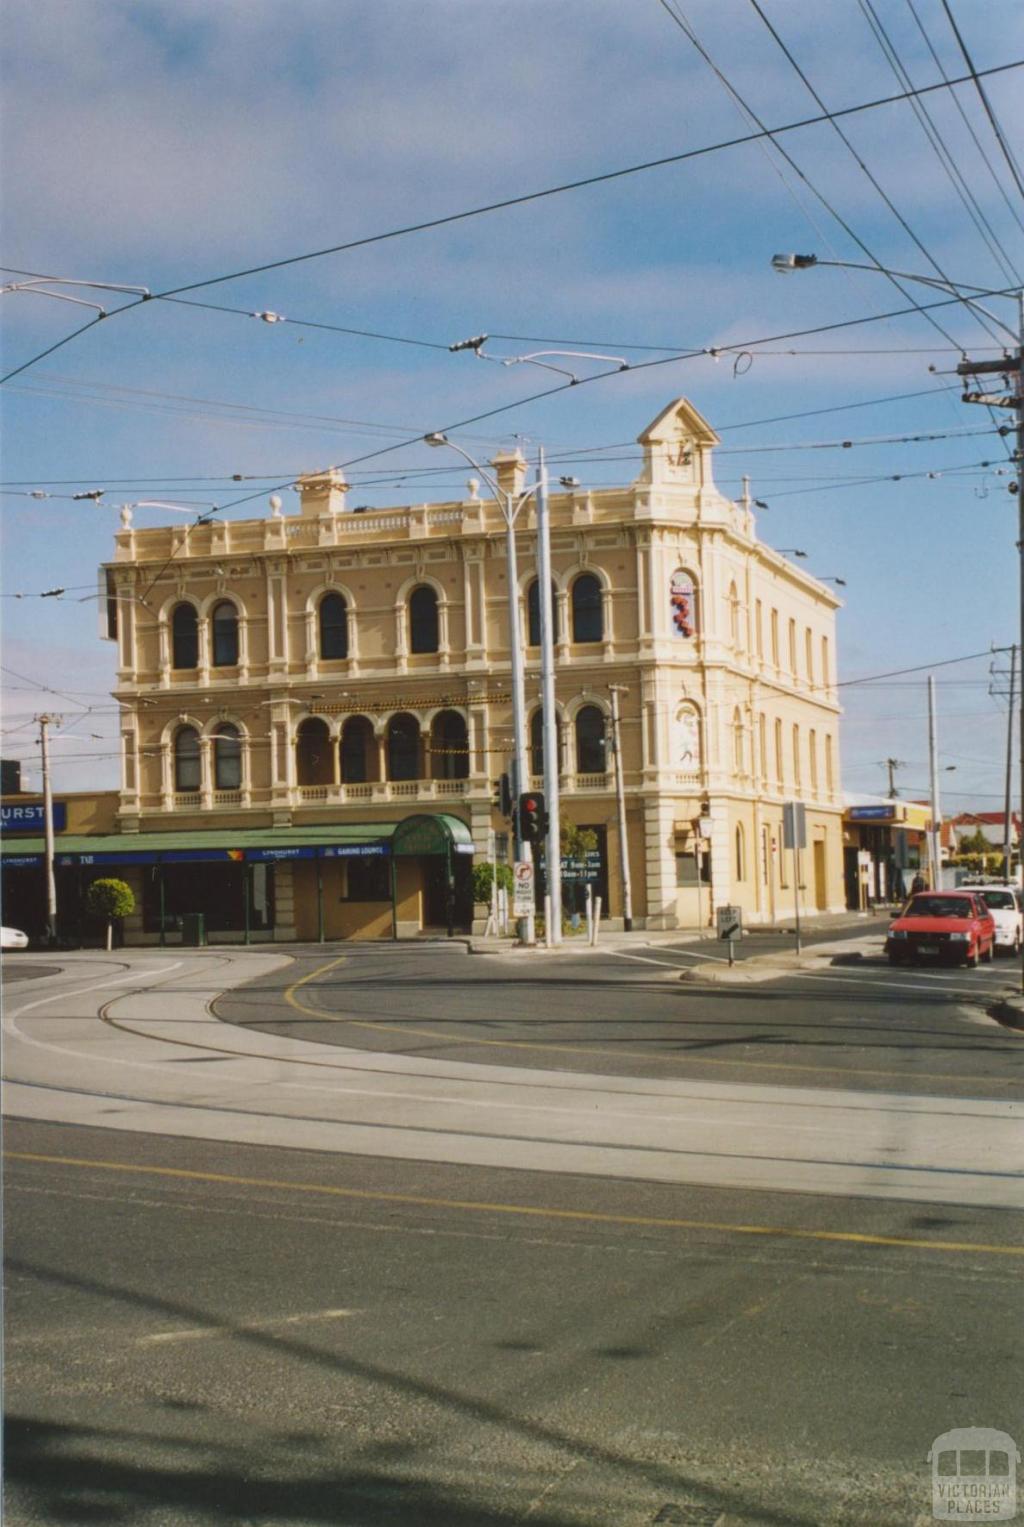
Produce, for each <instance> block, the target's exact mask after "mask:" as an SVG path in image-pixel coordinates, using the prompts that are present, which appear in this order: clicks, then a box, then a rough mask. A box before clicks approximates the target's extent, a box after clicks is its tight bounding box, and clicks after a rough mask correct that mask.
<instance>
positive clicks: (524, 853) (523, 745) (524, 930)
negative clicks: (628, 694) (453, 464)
mask: <svg viewBox="0 0 1024 1527" xmlns="http://www.w3.org/2000/svg"><path fill="white" fill-rule="evenodd" d="M423 438H424V441H425V442H426V444H427V445H432V446H440V445H446V446H447V447H448V449H449V450H452V451H455V453H456V454H457V455H459V456H461V457H462V459H463V461H468V462H469V465H470V466H471V467H472V468H473V470H474V471H475V472H479V473H480V476H481V477H482V478H483V479H484V481H485V482H486V483H487V485H488V487H489V488H490V490H491V492H492V493H493V494H494V499H495V502H496V503H497V505H498V508H499V509H500V511H501V515H502V518H503V519H504V521H505V551H506V564H507V565H506V571H507V576H508V641H509V666H510V670H511V690H512V735H513V742H512V750H513V766H514V771H515V776H516V778H515V787H516V788H515V794H516V796H517V797H518V796H519V795H520V794H521V793H522V792H523V791H524V790H529V788H530V768H529V757H528V753H527V739H526V677H525V672H524V664H523V641H522V629H521V623H520V619H519V574H518V557H517V553H516V519H517V517H518V515H519V511H520V509H522V507H523V505H524V504H525V503H526V502H527V501H528V500H529V499H530V498H531V497H532V496H533V495H534V494H535V493H537V492H539V490H540V486H541V485H540V482H539V481H538V482H537V483H535V484H533V486H532V487H529V488H526V489H525V490H524V491H523V492H522V493H520V494H519V495H518V496H515V495H513V494H511V493H508V492H506V491H505V490H504V489H503V488H501V487H499V485H498V483H497V482H496V480H495V479H494V478H493V477H492V476H491V474H490V472H488V471H487V470H486V468H484V467H482V466H481V465H480V463H479V462H478V461H477V460H476V458H475V457H473V456H471V455H470V454H469V452H468V451H464V450H463V449H462V446H461V445H457V444H456V443H455V441H454V440H449V439H448V436H447V435H445V434H443V433H442V432H441V431H440V430H435V431H433V432H432V433H431V434H429V435H424V437H423ZM513 821H514V824H515V856H516V858H517V859H518V860H520V861H522V862H525V863H527V864H532V862H533V847H532V845H531V844H530V843H525V842H524V841H523V839H522V836H521V828H520V824H519V819H518V811H517V813H516V816H515V818H513ZM520 938H521V940H522V941H523V942H524V943H527V944H532V943H533V942H534V914H533V912H532V911H531V912H530V914H529V916H528V917H526V918H521V919H520Z"/></svg>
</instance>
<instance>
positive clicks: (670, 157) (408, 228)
mask: <svg viewBox="0 0 1024 1527" xmlns="http://www.w3.org/2000/svg"><path fill="white" fill-rule="evenodd" d="M661 3H662V4H664V3H665V0H661ZM1022 66H1024V59H1014V60H1013V61H1012V62H1010V63H1006V64H995V65H993V66H991V67H990V68H988V69H982V70H977V71H972V73H971V74H969V75H964V76H962V77H958V78H954V79H951V80H950V79H943V80H942V81H941V82H938V83H936V84H933V85H922V86H920V87H919V88H918V89H915V90H913V91H903V92H900V93H898V94H896V95H891V96H879V97H877V98H876V99H874V100H871V101H862V102H860V103H859V104H858V105H856V106H844V107H841V108H840V109H839V110H838V111H833V112H828V113H827V114H825V115H824V116H820V117H805V118H802V119H801V120H800V121H796V122H786V123H782V124H781V125H780V126H778V127H773V128H771V129H767V128H765V129H762V130H761V131H759V132H756V133H745V134H742V135H740V136H739V137H735V138H729V139H724V140H722V141H721V142H719V143H712V144H706V145H705V146H704V147H702V148H696V149H687V150H685V151H683V152H682V153H679V154H667V155H663V156H662V157H660V158H658V159H650V160H645V161H644V162H642V163H640V164H634V165H627V166H625V167H624V168H622V169H619V170H607V171H604V172H602V173H601V174H598V175H588V176H584V177H583V178H581V179H579V180H572V181H565V182H563V183H562V184H560V185H557V186H548V187H545V188H544V189H543V190H540V191H529V192H525V193H524V194H522V195H520V196H512V197H506V198H505V199H503V200H502V201H497V202H489V203H486V204H484V205H482V206H479V207H471V208H468V209H466V210H465V211H463V212H452V213H448V214H446V215H445V216H443V217H437V218H430V219H427V220H425V221H423V222H420V223H410V224H407V225H405V226H404V227H400V228H392V229H389V230H388V231H387V232H385V233H377V234H368V235H366V236H365V237H363V238H359V239H350V240H348V241H346V242H345V243H342V244H333V245H329V246H327V247H326V248H324V249H314V250H309V251H307V252H306V253H304V254H300V255H289V256H286V257H284V258H282V259H280V260H268V261H265V262H264V263H263V264H262V265H252V266H248V267H247V268H246V269H244V270H237V271H230V272H228V273H227V274H225V275H221V276H211V277H209V278H207V279H206V280H203V281H193V282H190V283H188V284H187V285H183V286H175V287H169V288H167V289H166V290H165V291H162V292H150V293H147V294H146V295H145V296H142V297H136V298H135V299H133V300H132V301H130V302H125V303H122V305H121V306H120V307H118V308H112V309H110V310H109V311H108V312H106V313H105V314H103V315H101V316H97V317H96V318H93V319H90V320H89V322H88V323H87V324H83V325H82V327H81V328H80V329H76V330H74V332H73V333H71V334H67V335H65V336H64V338H63V339H61V340H58V341H57V343H56V344H53V345H50V346H48V347H47V348H46V349H45V350H41V351H39V353H38V354H36V355H33V356H31V357H30V358H29V359H28V360H27V361H23V362H22V364H21V365H20V366H16V367H15V368H14V369H13V370H12V371H9V372H7V373H6V374H5V375H4V376H0V386H3V385H4V384H5V383H6V382H9V381H11V380H13V378H14V377H16V376H20V375H21V373H22V372H23V371H27V370H28V369H29V368H30V367H31V366H34V365H36V364H37V363H38V362H39V361H41V360H44V359H45V358H46V356H48V355H52V354H53V352H54V351H55V350H59V349H60V348H61V346H63V345H66V344H70V342H71V341H72V340H73V339H77V338H78V336H79V335H80V334H84V333H85V332H86V330H88V329H90V328H93V327H94V326H95V325H96V324H97V323H100V322H102V321H103V318H108V319H109V318H116V317H117V316H118V315H119V314H121V313H125V312H129V311H131V310H133V309H134V308H137V307H140V306H141V305H142V304H143V303H146V302H151V301H166V300H168V299H169V298H171V297H179V296H181V294H182V293H184V292H194V291H201V290H203V289H204V288H205V287H208V286H219V285H222V284H223V283H224V282H226V281H235V280H240V279H241V278H242V277H243V276H254V275H260V274H262V273H263V272H265V271H268V270H282V269H284V268H285V267H286V266H290V265H298V264H302V263H304V262H305V261H308V260H318V259H322V258H324V257H325V256H327V255H332V254H342V253H344V252H346V251H347V250H350V249H363V248H366V247H367V246H368V245H370V244H379V243H383V242H385V241H386V240H389V239H395V238H401V237H404V236H405V235H407V234H410V233H424V232H427V231H428V230H430V229H432V228H441V227H446V226H448V225H450V224H452V223H458V222H464V221H466V220H467V219H469V218H473V217H482V216H485V215H486V214H488V213H491V212H498V211H503V210H505V209H506V208H511V207H518V206H524V205H526V204H527V203H529V202H534V201H540V200H542V199H544V198H546V197H551V196H560V195H563V194H564V193H566V192H569V191H577V190H582V189H584V188H586V187H588V186H593V185H602V184H606V183H607V182H609V181H612V180H620V179H623V178H624V177H626V176H628V175H637V174H641V173H643V172H645V171H647V170H654V169H661V168H663V167H665V166H666V165H670V164H683V163H686V162H687V161H689V160H692V159H699V158H702V157H705V156H706V155H708V154H713V153H718V152H720V151H721V150H723V149H727V148H738V147H741V146H742V145H743V144H746V143H756V142H758V141H760V140H762V139H765V138H771V139H772V141H773V142H774V140H775V138H776V137H778V136H780V135H781V134H782V133H790V132H796V131H798V130H799V129H801V128H804V127H814V126H817V125H818V124H820V123H821V122H824V121H834V120H836V119H838V118H840V117H848V116H855V115H857V114H858V113H860V112H864V111H874V110H877V109H878V108H879V107H882V106H891V105H895V104H897V103H898V102H900V101H905V100H908V99H910V98H911V96H921V95H928V94H930V93H932V92H934V91H937V90H948V91H952V89H953V87H954V86H955V85H962V84H966V83H967V82H968V81H969V80H973V81H974V83H975V84H976V85H977V84H978V82H979V81H980V80H981V79H983V78H988V77H990V76H994V75H998V74H1004V73H1006V72H1007V71H1008V70H1012V69H1019V68H1021V67H1022ZM776 147H777V145H776ZM862 247H863V246H862ZM867 252H868V251H865V253H867ZM876 263H877V262H876ZM44 279H46V278H44ZM48 279H51V280H56V279H59V278H56V277H50V278H48ZM904 295H905V296H906V295H907V294H906V293H904ZM946 337H947V336H946V335H943V338H946ZM950 342H951V343H953V344H954V347H955V348H957V349H959V348H960V347H959V346H956V345H955V342H954V341H950Z"/></svg>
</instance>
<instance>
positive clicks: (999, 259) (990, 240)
mask: <svg viewBox="0 0 1024 1527" xmlns="http://www.w3.org/2000/svg"><path fill="white" fill-rule="evenodd" d="M857 3H858V5H859V6H860V10H861V14H862V15H863V17H864V19H865V21H866V22H867V24H868V26H869V27H870V29H871V32H872V34H873V35H874V38H875V40H876V42H877V43H878V46H879V48H880V49H881V51H882V54H883V56H884V58H885V59H886V61H887V63H888V64H889V67H890V68H891V70H892V72H893V74H894V75H895V77H896V81H897V83H898V84H900V85H902V86H904V87H906V86H910V85H912V84H913V81H912V79H911V78H910V75H909V73H908V72H907V69H906V67H905V66H904V64H903V61H902V59H901V58H900V55H899V52H898V50H897V48H896V45H895V43H894V42H893V40H892V38H891V36H890V35H889V33H888V32H887V31H886V28H885V25H884V23H883V22H882V20H881V18H880V17H879V15H878V12H877V10H876V9H875V6H874V5H873V3H872V0H857ZM909 105H910V108H911V110H912V111H913V113H914V116H915V117H916V118H917V122H918V125H919V126H920V128H921V131H922V132H923V134H924V136H925V138H926V140H927V141H928V143H929V144H930V145H931V148H932V150H933V152H934V154H935V156H936V158H937V159H938V161H939V163H940V165H941V166H942V168H943V170H944V171H945V174H946V178H947V179H948V181H949V183H950V185H951V186H952V187H953V189H954V191H955V192H956V194H957V196H958V197H959V199H960V202H961V204H962V206H963V207H964V209H965V211H966V212H967V215H968V217H969V218H970V219H971V221H972V222H973V224H974V226H975V228H976V229H977V230H978V233H979V234H980V235H981V238H982V239H983V241H984V243H985V245H986V247H987V248H988V251H989V253H990V254H991V255H992V258H993V259H994V260H995V262H996V264H997V265H999V266H1000V267H1001V269H1002V272H1003V275H1004V276H1005V277H1006V278H1007V279H1008V280H1011V281H1013V280H1016V281H1018V282H1019V281H1020V280H1021V275H1020V271H1019V270H1017V269H1016V267H1015V266H1014V264H1013V262H1012V260H1011V257H1010V255H1009V253H1008V251H1007V250H1006V248H1005V246H1004V245H1003V243H1002V241H1001V239H1000V238H999V235H998V234H997V233H996V231H995V229H994V228H993V226H992V224H991V222H990V221H989V219H988V217H987V216H986V215H985V212H984V209H983V208H982V206H981V203H980V202H979V201H978V199H977V197H976V196H975V195H974V192H973V191H972V190H971V188H970V186H969V185H968V183H967V181H966V180H965V178H964V176H963V174H962V173H961V170H960V167H959V165H958V164H957V163H956V160H955V159H954V157H953V154H952V152H951V151H950V149H949V147H948V145H947V144H946V142H945V140H944V138H943V136H942V133H941V131H940V130H939V128H938V126H937V125H936V123H935V121H934V119H933V118H932V115H931V113H930V112H929V110H928V108H927V106H926V105H925V103H924V102H923V101H918V100H914V99H912V100H911V101H910V102H909Z"/></svg>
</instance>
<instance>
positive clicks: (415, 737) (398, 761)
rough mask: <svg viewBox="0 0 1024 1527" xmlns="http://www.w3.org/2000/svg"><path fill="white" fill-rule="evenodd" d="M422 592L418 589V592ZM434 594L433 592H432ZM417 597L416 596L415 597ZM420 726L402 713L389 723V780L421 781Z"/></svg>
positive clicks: (414, 719) (411, 717)
mask: <svg viewBox="0 0 1024 1527" xmlns="http://www.w3.org/2000/svg"><path fill="white" fill-rule="evenodd" d="M416 592H417V593H419V592H420V591H419V590H418V589H417V591H416ZM430 592H431V593H433V590H432V589H431V590H430ZM414 597H415V596H414ZM419 777H420V724H419V722H418V721H417V720H416V717H415V716H410V715H409V714H408V713H407V712H405V711H400V712H399V714H398V715H397V716H392V717H391V720H390V721H389V722H388V779H392V780H399V779H419Z"/></svg>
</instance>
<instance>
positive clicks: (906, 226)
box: [748, 0, 997, 339]
mask: <svg viewBox="0 0 1024 1527" xmlns="http://www.w3.org/2000/svg"><path fill="white" fill-rule="evenodd" d="M748 4H749V5H750V6H751V8H752V9H753V10H754V12H755V13H756V15H757V16H758V17H760V19H761V21H762V22H763V23H764V26H765V27H766V28H767V30H768V33H769V35H770V36H771V37H772V38H773V40H774V41H775V43H776V44H777V46H778V47H779V49H780V50H781V52H782V54H783V57H784V58H785V59H786V61H787V62H788V63H789V65H790V66H791V68H792V69H793V71H794V72H795V74H796V75H797V78H798V79H799V80H800V82H801V84H802V85H803V86H804V88H805V89H806V90H807V92H808V94H809V95H810V97H811V99H812V100H813V101H814V102H815V103H816V105H817V106H819V107H820V108H821V110H822V111H825V110H827V108H826V106H825V101H824V99H823V97H822V96H821V95H820V94H819V93H818V91H817V89H816V88H815V86H814V85H813V84H812V82H811V80H810V78H809V76H808V75H807V74H806V72H805V71H804V70H803V69H802V68H801V66H800V64H799V63H798V62H797V59H796V57H795V56H794V54H793V53H792V51H791V50H790V48H789V47H788V45H787V44H786V42H785V41H784V39H783V37H782V35H781V33H780V32H779V31H778V29H777V28H776V27H775V25H774V24H773V23H772V22H771V21H770V20H769V18H768V16H767V14H766V13H765V10H764V8H763V6H762V5H761V3H760V0H748ZM968 67H970V66H968ZM908 99H910V97H908ZM829 126H830V127H831V128H832V131H833V132H834V133H835V134H836V136H837V137H838V138H839V141H840V142H841V143H842V144H843V145H844V147H845V148H846V149H847V150H848V152H849V153H850V154H851V156H852V157H853V160H854V163H855V164H856V165H857V167H858V169H859V170H860V171H861V173H862V174H863V175H864V176H865V178H866V179H867V181H868V182H869V184H870V185H871V186H872V187H873V188H874V190H875V191H877V193H878V195H879V196H880V197H881V199H882V201H883V202H884V203H885V205H886V207H888V209H889V211H890V212H891V213H892V215H893V217H894V218H895V219H896V221H897V222H898V223H899V225H900V227H901V228H902V229H903V231H904V233H906V234H907V235H908V237H909V238H910V239H911V240H912V242H913V243H914V245H915V247H916V248H917V249H919V250H920V252H921V254H922V255H923V256H924V258H925V259H926V260H927V261H928V264H929V265H930V266H931V267H932V269H933V270H934V271H936V272H937V273H938V275H939V276H940V277H941V278H942V280H943V281H944V282H946V284H947V286H951V287H952V289H953V290H955V287H954V286H953V284H952V283H951V282H950V279H949V277H948V276H947V274H946V272H945V271H944V270H943V268H942V266H941V265H940V264H939V262H938V260H936V259H935V257H934V255H933V254H932V253H931V251H930V250H929V249H928V247H927V246H926V244H925V243H924V242H923V240H922V239H921V238H919V237H918V235H917V233H916V232H915V231H914V229H913V228H912V227H911V225H910V223H908V221H907V219H906V218H905V217H904V216H903V214H902V212H901V211H900V210H899V208H898V207H897V206H896V204H895V202H894V201H893V200H892V198H891V196H890V195H889V194H888V192H887V191H886V190H885V187H884V186H883V185H882V183H881V181H880V180H879V179H878V177H877V176H876V175H875V174H874V173H873V171H872V170H871V169H869V167H868V165H867V163H866V162H865V160H864V158H863V156H862V155H861V154H860V152H859V150H858V149H856V148H855V147H854V145H853V142H852V141H851V139H850V138H849V137H848V136H847V134H846V133H845V132H844V130H843V128H842V127H840V126H839V124H838V122H836V121H834V120H832V119H830V120H829ZM844 226H846V225H845V224H844ZM857 242H858V244H859V245H860V247H861V248H862V249H864V250H865V251H866V252H868V253H869V257H870V259H871V260H872V261H873V263H874V264H875V265H877V266H878V268H879V270H880V271H881V270H883V266H882V264H881V261H880V260H878V258H877V257H876V256H875V255H873V254H870V252H869V251H867V246H866V245H865V244H864V243H863V241H862V240H860V239H858V240H857ZM889 280H890V281H892V283H893V285H895V286H896V288H897V290H898V291H901V292H903V294H904V296H907V295H908V293H907V291H906V289H905V287H904V286H903V285H902V283H901V282H900V281H899V279H898V278H897V277H894V276H893V275H892V274H891V273H890V274H889ZM964 306H965V308H966V310H967V311H968V312H969V313H970V314H971V315H972V317H973V318H974V320H975V322H976V323H979V324H980V325H981V327H982V328H983V329H984V330H985V331H986V333H988V334H989V335H991V337H992V338H993V339H994V338H997V335H996V334H995V332H994V331H993V329H992V327H991V325H990V324H989V322H988V320H987V319H986V318H985V317H984V315H983V314H981V313H979V312H978V311H977V310H976V309H975V308H974V307H972V306H971V304H970V303H969V302H967V301H965V303H964ZM930 321H931V322H932V323H933V324H934V322H935V320H934V319H932V320H930ZM945 337H946V338H949V337H950V336H949V335H948V334H947V335H946V336H945Z"/></svg>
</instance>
